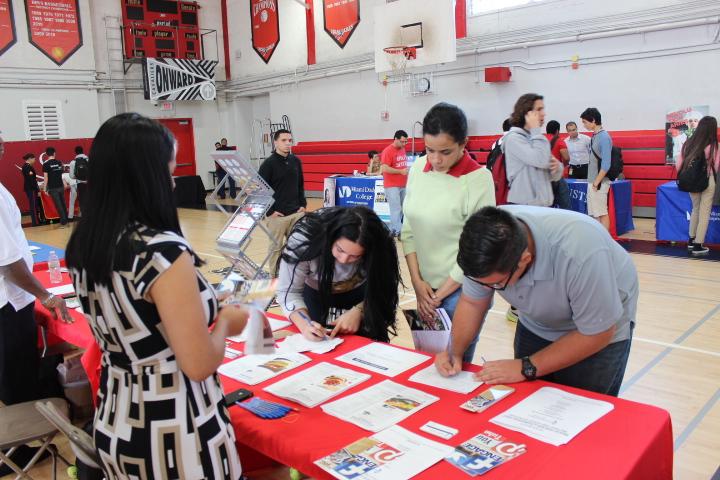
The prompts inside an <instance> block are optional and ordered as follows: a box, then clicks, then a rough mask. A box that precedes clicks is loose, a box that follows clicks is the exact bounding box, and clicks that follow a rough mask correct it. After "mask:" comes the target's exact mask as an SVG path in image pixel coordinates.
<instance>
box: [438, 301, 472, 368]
mask: <svg viewBox="0 0 720 480" xmlns="http://www.w3.org/2000/svg"><path fill="white" fill-rule="evenodd" d="M461 293H462V287H460V288H458V289H457V290H455V291H454V292H453V293H451V294H450V295H448V296H447V297H445V299H444V300H443V301H442V303H441V304H440V308H444V309H445V311H446V312H447V314H448V317H450V321H452V319H453V317H454V316H455V308H457V303H458V300H460V294H461ZM477 342H478V339H477V337H475V339H474V340H473V341H472V343H470V345H469V346H468V348H467V349H466V350H465V353H463V362H467V363H470V362H472V359H473V356H474V355H475V347H477Z"/></svg>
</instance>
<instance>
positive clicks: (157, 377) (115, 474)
mask: <svg viewBox="0 0 720 480" xmlns="http://www.w3.org/2000/svg"><path fill="white" fill-rule="evenodd" d="M125 235H128V236H129V237H128V238H129V240H130V241H129V242H120V243H119V244H118V245H129V248H128V247H125V248H120V247H119V248H118V250H117V251H116V252H115V266H114V268H113V273H112V279H111V285H110V286H109V287H105V286H101V285H97V284H93V285H88V282H87V274H86V272H85V270H83V271H82V272H78V271H75V270H74V271H72V272H71V273H72V276H73V283H74V284H75V290H76V292H77V293H78V296H79V298H80V300H81V302H82V307H83V310H84V311H85V313H86V317H87V318H88V321H89V323H90V326H91V328H92V331H93V334H94V335H95V339H96V340H97V342H98V345H99V346H100V349H101V350H102V352H103V355H102V375H101V379H100V391H99V393H98V408H97V411H96V413H95V423H94V426H95V433H94V438H95V447H96V449H97V451H98V455H99V456H100V458H101V460H102V466H103V468H104V470H105V473H106V475H107V478H109V479H115V478H131V479H134V478H137V479H153V478H154V479H202V478H207V479H228V480H237V479H239V478H241V477H242V472H241V467H240V459H239V457H238V453H237V450H236V447H235V434H234V432H233V429H232V426H231V424H230V418H229V415H228V412H227V410H226V409H225V406H224V403H223V391H222V388H221V386H220V382H219V380H218V377H217V375H216V374H214V375H211V376H210V377H208V378H206V379H205V380H203V381H202V382H195V381H192V380H190V379H189V378H188V377H187V376H185V374H183V372H182V371H181V370H180V369H179V367H178V364H177V361H176V359H175V355H174V353H173V351H172V350H171V349H170V346H169V345H168V343H167V339H166V336H165V332H164V325H163V324H162V323H161V321H160V316H159V314H158V311H157V308H156V306H155V305H154V304H153V303H151V302H149V301H147V294H148V291H149V290H150V287H151V286H152V285H153V283H154V282H155V280H157V278H158V277H159V276H160V275H161V274H162V273H163V272H164V271H165V270H167V269H168V268H169V267H170V265H172V263H173V262H174V261H175V260H176V259H177V258H178V257H179V256H180V255H181V254H182V253H183V252H188V253H190V255H191V256H192V257H193V258H194V259H195V261H196V265H197V262H198V258H197V257H196V256H195V254H194V253H193V251H192V249H191V248H190V246H189V245H188V243H187V241H186V240H185V239H184V238H182V237H180V236H179V235H176V234H174V233H171V232H159V231H156V230H151V229H148V228H146V227H143V226H135V227H133V229H132V232H131V233H126V234H125ZM197 281H198V286H199V287H200V295H201V297H202V302H203V310H204V313H205V318H206V319H207V322H208V323H209V322H210V321H212V319H213V318H214V317H215V314H216V312H217V309H218V305H217V300H216V298H215V295H214V292H213V289H212V288H211V287H210V286H209V284H208V283H207V281H206V280H205V279H204V278H203V276H202V275H201V274H200V272H198V273H197Z"/></svg>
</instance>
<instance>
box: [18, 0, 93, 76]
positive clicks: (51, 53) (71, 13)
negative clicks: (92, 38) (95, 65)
mask: <svg viewBox="0 0 720 480" xmlns="http://www.w3.org/2000/svg"><path fill="white" fill-rule="evenodd" d="M25 11H26V13H27V25H28V36H29V37H30V43H31V44H32V45H34V46H35V48H37V49H38V50H40V51H41V52H42V53H44V54H45V55H46V56H47V57H48V58H49V59H50V60H52V61H53V62H55V63H56V64H58V65H62V64H63V63H65V61H66V60H67V59H68V58H70V57H71V56H72V55H73V54H74V53H75V52H76V51H77V50H78V49H79V48H80V47H82V44H83V40H82V28H81V26H80V7H79V5H78V0H52V1H48V0H25Z"/></svg>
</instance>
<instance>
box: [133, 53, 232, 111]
mask: <svg viewBox="0 0 720 480" xmlns="http://www.w3.org/2000/svg"><path fill="white" fill-rule="evenodd" d="M217 64H218V62H217V61H215V60H185V59H181V58H144V59H143V91H144V93H145V100H168V101H174V100H215V95H216V89H215V67H216V66H217Z"/></svg>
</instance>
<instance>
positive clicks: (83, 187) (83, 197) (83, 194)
mask: <svg viewBox="0 0 720 480" xmlns="http://www.w3.org/2000/svg"><path fill="white" fill-rule="evenodd" d="M76 188H77V197H78V202H80V215H81V216H82V215H85V202H86V201H87V183H80V182H78V184H77V187H76Z"/></svg>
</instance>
